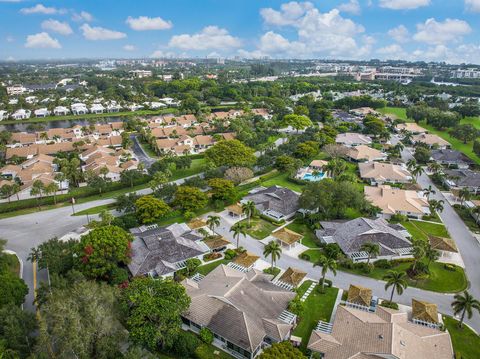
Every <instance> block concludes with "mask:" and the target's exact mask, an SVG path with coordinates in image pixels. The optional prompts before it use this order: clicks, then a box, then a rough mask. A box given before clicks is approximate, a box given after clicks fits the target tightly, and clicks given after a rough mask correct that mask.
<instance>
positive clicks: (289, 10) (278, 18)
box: [260, 1, 314, 26]
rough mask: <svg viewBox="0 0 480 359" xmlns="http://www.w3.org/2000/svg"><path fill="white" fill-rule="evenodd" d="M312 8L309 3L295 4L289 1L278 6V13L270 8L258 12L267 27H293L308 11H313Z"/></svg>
mask: <svg viewBox="0 0 480 359" xmlns="http://www.w3.org/2000/svg"><path fill="white" fill-rule="evenodd" d="M313 8H314V6H313V4H312V3H311V2H296V1H291V2H289V3H286V4H282V5H281V6H280V9H281V10H280V11H277V10H274V9H272V8H266V9H261V10H260V15H262V17H263V19H264V21H265V23H266V24H268V25H278V26H285V25H294V24H295V22H296V21H298V20H300V18H301V17H303V16H304V15H305V13H306V12H307V11H308V10H311V9H313Z"/></svg>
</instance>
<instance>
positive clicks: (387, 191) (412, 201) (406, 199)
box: [364, 185, 428, 215]
mask: <svg viewBox="0 0 480 359" xmlns="http://www.w3.org/2000/svg"><path fill="white" fill-rule="evenodd" d="M364 192H365V196H366V198H367V200H369V201H370V202H372V204H373V205H375V206H377V207H380V208H381V209H382V212H383V213H386V214H395V213H397V212H411V213H414V214H418V215H423V214H424V211H423V208H425V207H427V208H428V201H427V199H426V198H425V197H423V196H422V197H421V196H420V195H419V193H418V192H416V191H408V190H402V189H399V188H392V187H390V186H387V185H383V186H378V187H371V186H365V188H364Z"/></svg>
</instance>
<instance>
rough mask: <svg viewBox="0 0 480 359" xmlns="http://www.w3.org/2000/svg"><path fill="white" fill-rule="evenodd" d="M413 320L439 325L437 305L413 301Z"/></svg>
mask: <svg viewBox="0 0 480 359" xmlns="http://www.w3.org/2000/svg"><path fill="white" fill-rule="evenodd" d="M412 318H414V319H420V320H423V321H425V322H429V323H438V311H437V305H436V304H434V303H429V302H424V301H421V300H417V299H412Z"/></svg>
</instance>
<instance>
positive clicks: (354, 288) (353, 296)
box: [347, 284, 372, 307]
mask: <svg viewBox="0 0 480 359" xmlns="http://www.w3.org/2000/svg"><path fill="white" fill-rule="evenodd" d="M347 301H349V302H350V303H356V304H360V305H364V306H366V307H370V303H371V302H372V290H371V289H370V288H366V287H362V286H359V285H354V284H350V288H348V298H347Z"/></svg>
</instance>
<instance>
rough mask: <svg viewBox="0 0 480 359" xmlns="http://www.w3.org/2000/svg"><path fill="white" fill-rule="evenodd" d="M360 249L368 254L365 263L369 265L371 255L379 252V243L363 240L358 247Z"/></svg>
mask: <svg viewBox="0 0 480 359" xmlns="http://www.w3.org/2000/svg"><path fill="white" fill-rule="evenodd" d="M360 250H362V251H364V252H367V254H368V260H367V265H369V264H370V260H371V258H372V257H373V256H378V255H379V254H380V245H379V244H378V243H373V242H365V243H363V244H362V246H361V247H360Z"/></svg>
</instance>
